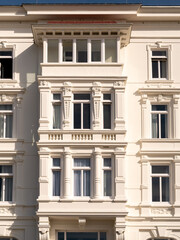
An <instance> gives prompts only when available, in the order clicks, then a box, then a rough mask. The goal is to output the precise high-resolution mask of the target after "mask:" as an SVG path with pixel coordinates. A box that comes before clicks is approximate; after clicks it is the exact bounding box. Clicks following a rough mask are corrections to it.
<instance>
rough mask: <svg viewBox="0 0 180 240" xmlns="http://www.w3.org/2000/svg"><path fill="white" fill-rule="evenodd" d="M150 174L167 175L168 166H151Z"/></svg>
mask: <svg viewBox="0 0 180 240" xmlns="http://www.w3.org/2000/svg"><path fill="white" fill-rule="evenodd" d="M152 173H169V166H152Z"/></svg>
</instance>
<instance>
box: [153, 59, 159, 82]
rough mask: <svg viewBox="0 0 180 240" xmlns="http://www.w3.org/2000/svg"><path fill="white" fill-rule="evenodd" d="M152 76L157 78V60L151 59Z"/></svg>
mask: <svg viewBox="0 0 180 240" xmlns="http://www.w3.org/2000/svg"><path fill="white" fill-rule="evenodd" d="M152 77H153V78H158V77H159V75H158V61H155V60H154V59H152Z"/></svg>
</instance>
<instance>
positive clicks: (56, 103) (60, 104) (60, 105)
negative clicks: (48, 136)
mask: <svg viewBox="0 0 180 240" xmlns="http://www.w3.org/2000/svg"><path fill="white" fill-rule="evenodd" d="M54 94H59V95H60V99H59V100H54ZM55 105H56V106H59V107H60V123H59V125H60V127H59V128H53V119H52V129H54V130H56V129H61V128H62V94H61V93H59V92H57V93H56V92H53V93H52V116H53V118H54V106H55Z"/></svg>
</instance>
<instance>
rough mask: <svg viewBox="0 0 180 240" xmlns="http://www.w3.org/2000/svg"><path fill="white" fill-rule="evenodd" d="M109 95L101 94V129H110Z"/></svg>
mask: <svg viewBox="0 0 180 240" xmlns="http://www.w3.org/2000/svg"><path fill="white" fill-rule="evenodd" d="M111 103H112V102H111V94H103V128H104V129H111Z"/></svg>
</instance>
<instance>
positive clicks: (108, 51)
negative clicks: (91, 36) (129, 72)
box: [105, 39, 117, 62]
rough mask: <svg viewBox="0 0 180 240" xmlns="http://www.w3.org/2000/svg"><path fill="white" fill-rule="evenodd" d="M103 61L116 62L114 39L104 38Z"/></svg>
mask: <svg viewBox="0 0 180 240" xmlns="http://www.w3.org/2000/svg"><path fill="white" fill-rule="evenodd" d="M105 62H117V40H116V39H105Z"/></svg>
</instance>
